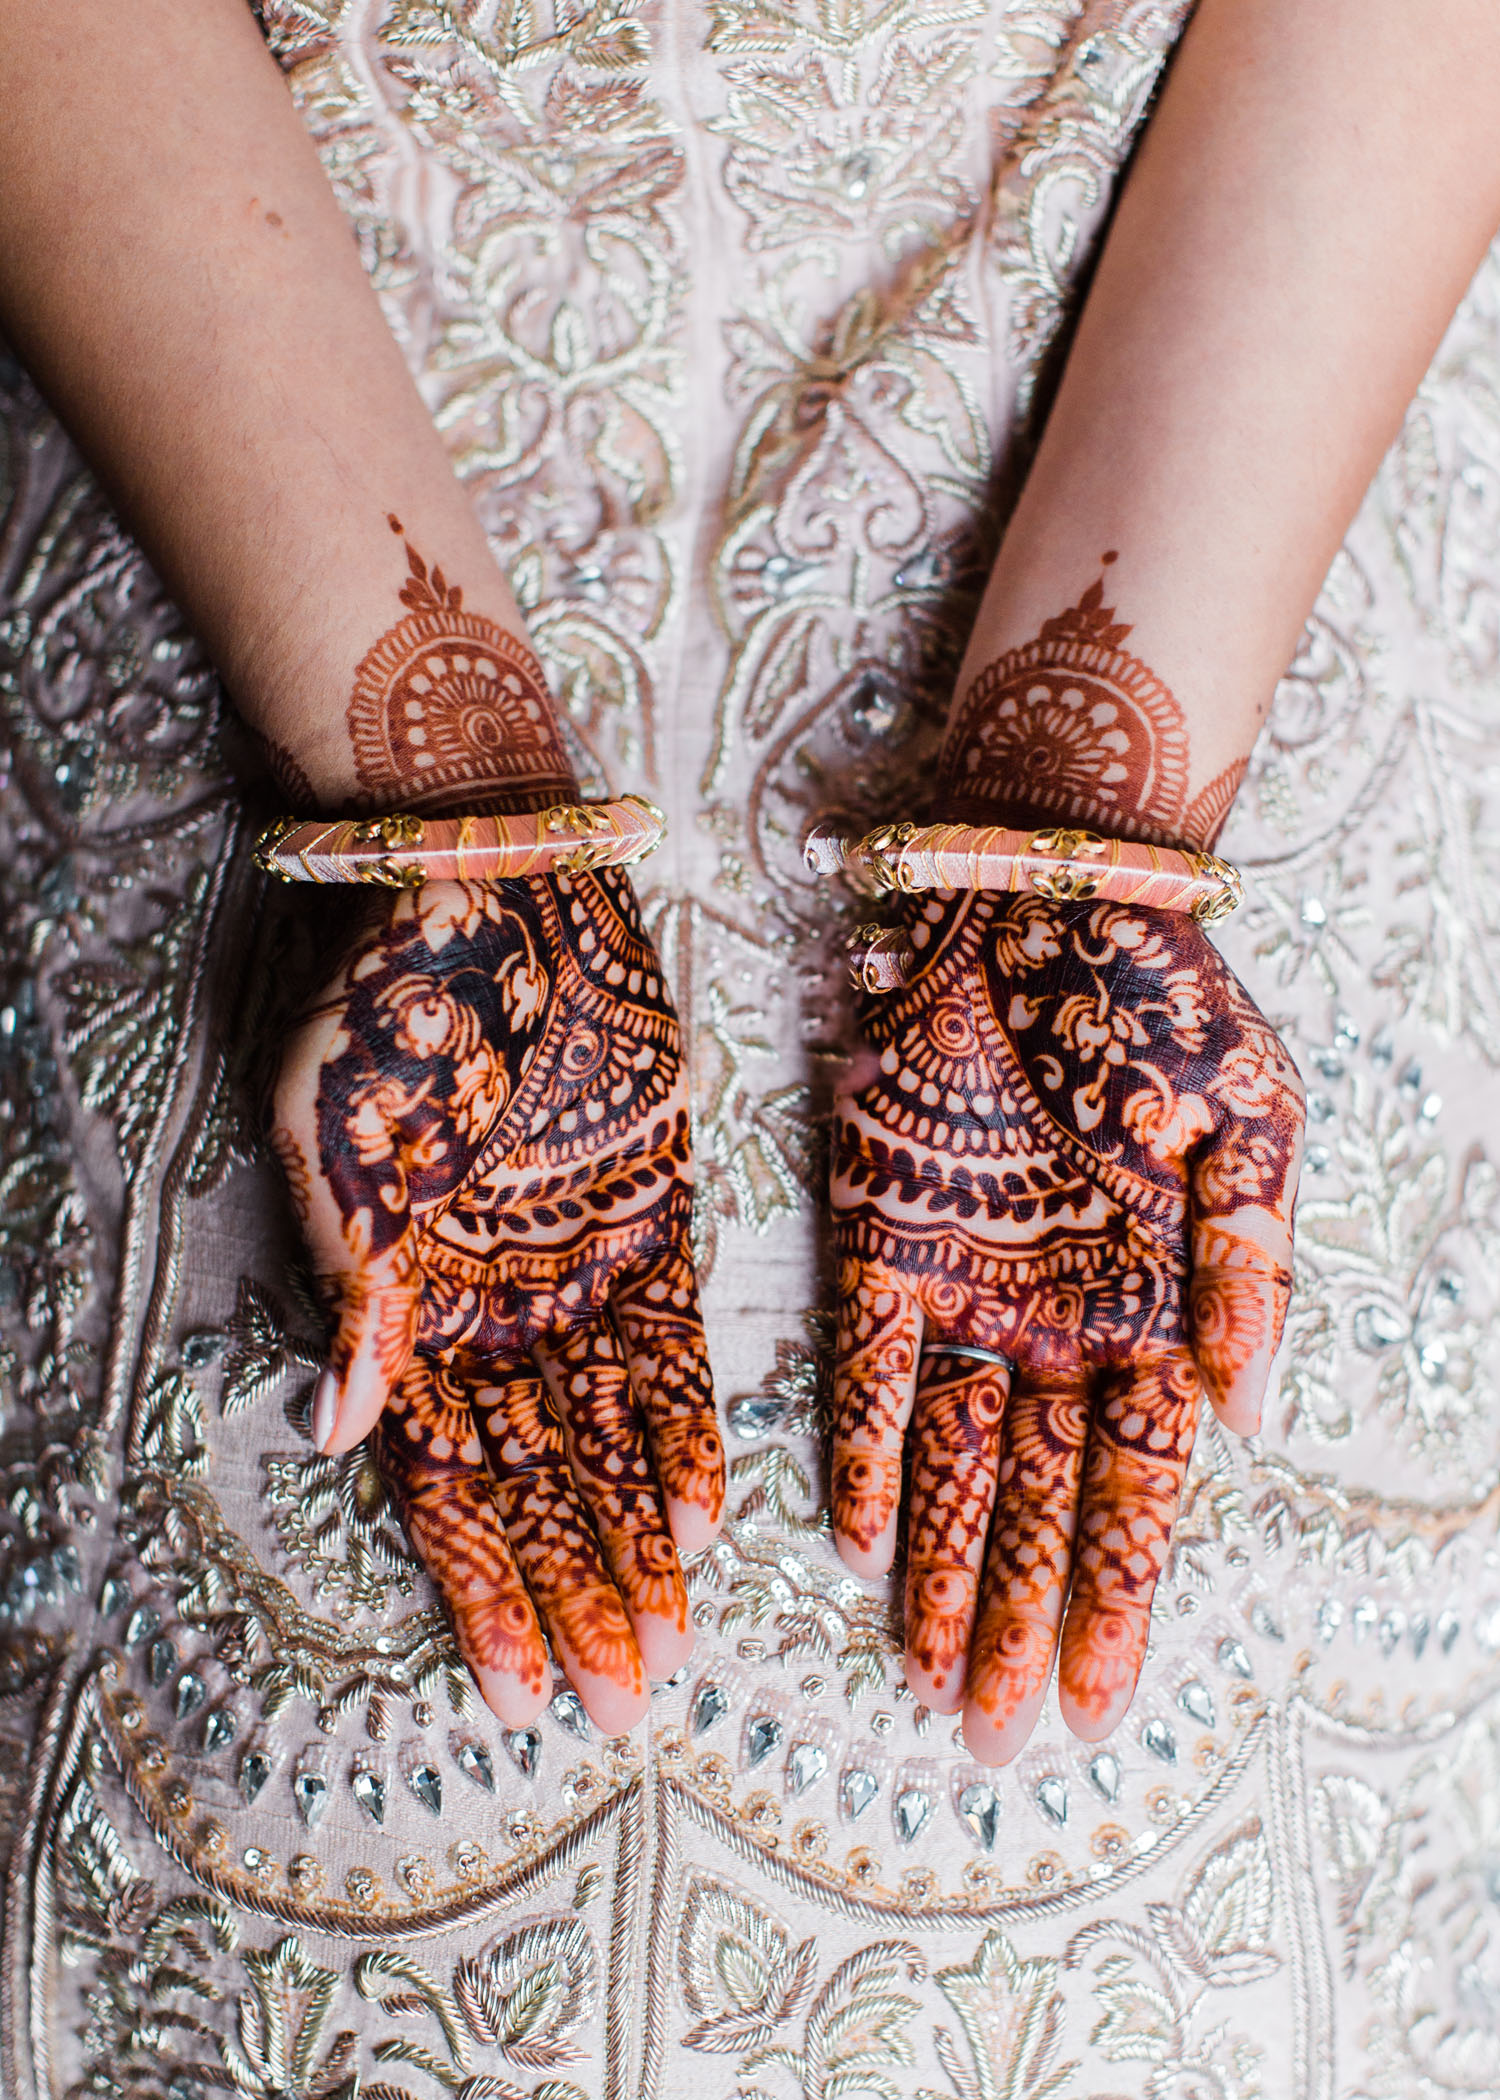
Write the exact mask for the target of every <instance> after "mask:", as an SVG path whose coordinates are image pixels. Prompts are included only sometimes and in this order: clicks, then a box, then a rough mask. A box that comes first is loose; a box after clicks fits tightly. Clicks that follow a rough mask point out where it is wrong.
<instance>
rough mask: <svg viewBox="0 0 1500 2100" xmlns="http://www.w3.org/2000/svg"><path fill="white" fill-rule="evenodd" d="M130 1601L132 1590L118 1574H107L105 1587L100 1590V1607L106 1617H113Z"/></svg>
mask: <svg viewBox="0 0 1500 2100" xmlns="http://www.w3.org/2000/svg"><path fill="white" fill-rule="evenodd" d="M129 1602H130V1592H129V1590H128V1589H127V1588H126V1587H125V1585H124V1583H123V1582H121V1580H120V1578H119V1576H118V1575H107V1576H106V1577H105V1579H104V1587H103V1589H101V1590H100V1592H99V1609H100V1611H102V1612H103V1614H104V1616H105V1618H106V1619H112V1618H113V1617H114V1615H115V1613H116V1612H117V1611H120V1610H122V1609H123V1607H124V1606H125V1605H127V1604H128V1603H129Z"/></svg>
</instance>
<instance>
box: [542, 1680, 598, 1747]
mask: <svg viewBox="0 0 1500 2100" xmlns="http://www.w3.org/2000/svg"><path fill="white" fill-rule="evenodd" d="M547 1711H548V1712H549V1713H550V1714H551V1716H552V1718H553V1720H554V1721H556V1723H557V1725H558V1727H559V1728H566V1729H567V1731H568V1733H569V1735H576V1736H577V1737H578V1739H579V1741H580V1742H583V1743H586V1742H587V1741H588V1739H589V1717H588V1715H587V1714H586V1713H585V1712H584V1710H583V1701H582V1700H581V1699H580V1698H579V1696H578V1694H577V1693H576V1692H575V1691H573V1690H572V1688H571V1687H570V1686H568V1685H564V1686H563V1688H562V1690H561V1691H560V1692H557V1693H555V1694H554V1695H553V1699H552V1703H551V1705H550V1706H549V1707H548V1709H547Z"/></svg>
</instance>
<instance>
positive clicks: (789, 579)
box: [760, 554, 817, 598]
mask: <svg viewBox="0 0 1500 2100" xmlns="http://www.w3.org/2000/svg"><path fill="white" fill-rule="evenodd" d="M816 567H817V564H816V563H815V562H810V561H797V560H796V559H795V558H794V557H793V556H792V555H790V554H768V555H767V556H766V558H765V560H764V561H763V562H762V563H761V565H760V580H761V582H762V583H763V584H764V585H765V587H766V589H767V590H768V591H770V592H771V593H772V595H773V596H774V597H777V598H786V597H789V596H790V595H791V593H792V592H793V591H800V590H803V589H805V588H806V586H807V584H808V582H809V581H810V580H811V578H812V576H813V574H814V571H815V569H816Z"/></svg>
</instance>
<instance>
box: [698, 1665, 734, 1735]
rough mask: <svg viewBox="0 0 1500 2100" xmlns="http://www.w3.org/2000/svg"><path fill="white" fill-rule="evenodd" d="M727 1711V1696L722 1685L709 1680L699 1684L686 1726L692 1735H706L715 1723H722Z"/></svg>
mask: <svg viewBox="0 0 1500 2100" xmlns="http://www.w3.org/2000/svg"><path fill="white" fill-rule="evenodd" d="M728 1711H729V1694H728V1692H726V1691H725V1689H724V1687H723V1685H722V1684H715V1683H714V1682H713V1679H712V1678H710V1679H709V1680H708V1682H707V1683H706V1684H700V1685H699V1687H698V1690H697V1694H696V1696H695V1697H694V1700H693V1704H692V1707H691V1708H690V1710H689V1713H688V1725H689V1727H690V1728H691V1729H692V1731H693V1733H694V1735H706V1734H707V1732H708V1730H709V1729H710V1728H712V1727H713V1725H714V1723H715V1721H722V1720H723V1718H724V1716H725V1714H727V1713H728Z"/></svg>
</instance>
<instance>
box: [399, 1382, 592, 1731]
mask: <svg viewBox="0 0 1500 2100" xmlns="http://www.w3.org/2000/svg"><path fill="white" fill-rule="evenodd" d="M376 1454H377V1457H378V1460H379V1463H380V1470H381V1474H382V1476H383V1477H384V1479H385V1482H386V1485H387V1487H388V1488H389V1489H390V1491H391V1493H392V1495H393V1496H394V1497H395V1500H396V1503H397V1506H398V1508H399V1509H400V1512H401V1520H402V1522H403V1523H404V1525H405V1526H406V1535H407V1537H408V1538H409V1539H410V1540H411V1543H412V1547H413V1550H414V1551H415V1552H416V1554H417V1557H418V1559H419V1560H420V1561H421V1562H422V1565H423V1566H424V1567H425V1568H426V1570H427V1572H428V1574H429V1575H430V1576H431V1578H432V1581H433V1583H434V1585H435V1587H436V1589H437V1592H438V1595H439V1596H440V1597H441V1598H442V1600H443V1604H444V1606H445V1607H446V1609H447V1612H448V1616H449V1618H450V1620H451V1621H452V1624H453V1633H454V1638H455V1639H456V1641H457V1642H458V1649H459V1653H460V1654H461V1655H462V1656H463V1659H464V1661H465V1662H466V1663H467V1664H468V1666H469V1668H470V1669H471V1670H472V1671H473V1673H474V1679H475V1682H476V1683H477V1684H478V1686H479V1690H480V1692H481V1694H482V1695H483V1697H484V1700H485V1702H486V1704H487V1705H488V1706H490V1707H491V1708H493V1710H494V1711H495V1713H497V1714H498V1715H499V1717H500V1719H501V1720H502V1721H503V1722H504V1723H505V1725H506V1726H507V1727H508V1728H524V1727H525V1726H526V1725H527V1723H528V1722H530V1721H533V1720H535V1718H536V1716H537V1715H538V1714H539V1713H540V1712H541V1710H542V1708H543V1707H544V1706H545V1705H546V1703H547V1699H548V1696H549V1694H550V1692H551V1689H552V1673H551V1669H550V1668H549V1665H548V1660H547V1646H546V1642H545V1641H544V1640H543V1638H542V1629H541V1627H540V1626H539V1625H538V1624H537V1616H536V1613H535V1611H534V1610H533V1609H532V1605H531V1599H530V1598H529V1597H528V1596H527V1594H526V1585H525V1584H524V1583H523V1582H522V1580H521V1576H520V1572H519V1570H518V1569H517V1567H516V1563H515V1557H514V1555H513V1554H512V1552H511V1550H510V1546H509V1543H508V1542H507V1539H506V1536H505V1527H504V1525H503V1523H502V1522H501V1517H500V1511H499V1508H498V1507H497V1505H496V1501H495V1491H494V1484H493V1482H492V1481H491V1479H490V1476H489V1473H488V1471H487V1470H486V1467H485V1464H484V1456H483V1453H482V1452H481V1450H480V1448H479V1439H478V1437H477V1436H476V1435H475V1433H474V1425H473V1417H472V1415H471V1413H470V1410H469V1405H468V1397H467V1394H466V1393H465V1392H464V1391H463V1390H462V1389H461V1387H459V1386H457V1384H456V1383H455V1381H454V1380H453V1378H452V1375H451V1373H448V1372H444V1371H441V1370H439V1369H438V1368H437V1367H436V1366H434V1365H432V1364H431V1363H429V1362H428V1361H427V1360H426V1359H423V1358H418V1359H417V1360H416V1361H414V1362H413V1363H412V1365H411V1366H410V1368H409V1369H408V1371H407V1373H406V1376H405V1377H404V1378H403V1379H402V1380H401V1381H400V1383H399V1385H398V1387H397V1389H396V1392H395V1394H394V1395H393V1396H392V1400H391V1405H390V1407H389V1408H388V1409H387V1410H386V1413H385V1415H384V1417H383V1419H382V1423H381V1433H380V1438H379V1442H378V1444H377V1447H376Z"/></svg>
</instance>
